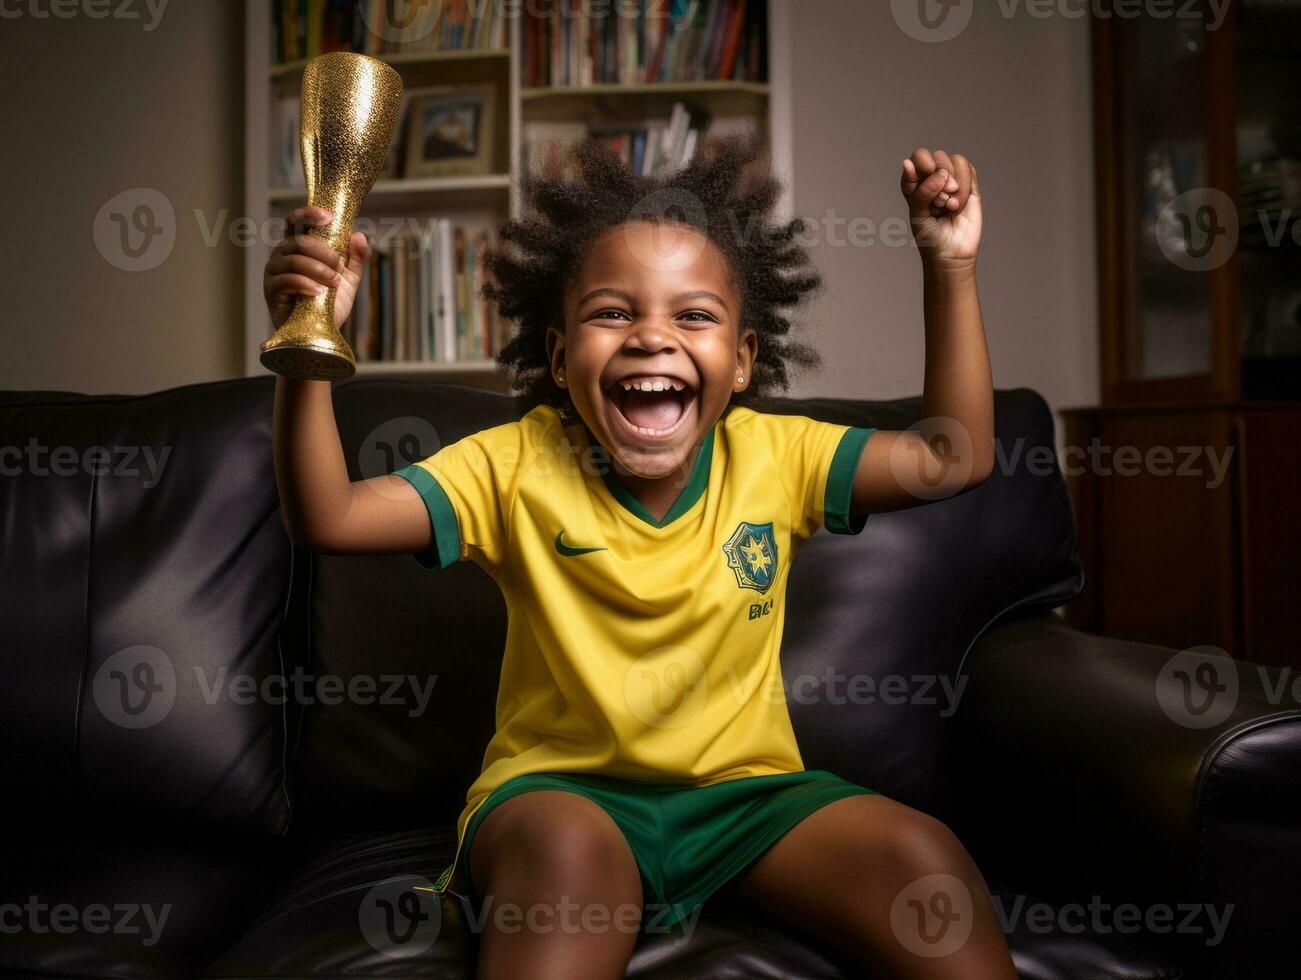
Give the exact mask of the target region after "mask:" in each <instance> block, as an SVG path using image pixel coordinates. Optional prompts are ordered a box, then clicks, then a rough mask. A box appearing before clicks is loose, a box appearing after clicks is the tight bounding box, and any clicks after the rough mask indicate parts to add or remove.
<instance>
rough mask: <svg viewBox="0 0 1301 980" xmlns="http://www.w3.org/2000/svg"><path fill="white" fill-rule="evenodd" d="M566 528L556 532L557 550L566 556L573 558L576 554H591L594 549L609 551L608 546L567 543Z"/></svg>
mask: <svg viewBox="0 0 1301 980" xmlns="http://www.w3.org/2000/svg"><path fill="white" fill-rule="evenodd" d="M564 537H565V529H564V528H563V527H562V528H561V529H560V530H559V531H557V532H556V551H558V552H560V554H562V555H564V556H565V557H566V558H573V557H574V556H575V555H590V554H591V553H592V552H593V551H608V550H609V549H608V548H579V547H576V546H574V545H572V544H565V542H564V540H563V539H564Z"/></svg>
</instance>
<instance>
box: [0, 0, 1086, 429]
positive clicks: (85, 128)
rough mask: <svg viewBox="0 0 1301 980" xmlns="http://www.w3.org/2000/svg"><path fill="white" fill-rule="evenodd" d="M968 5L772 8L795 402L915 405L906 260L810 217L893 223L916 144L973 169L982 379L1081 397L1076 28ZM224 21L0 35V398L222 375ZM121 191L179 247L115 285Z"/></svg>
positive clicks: (228, 304) (178, 18) (916, 302)
mask: <svg viewBox="0 0 1301 980" xmlns="http://www.w3.org/2000/svg"><path fill="white" fill-rule="evenodd" d="M774 2H776V3H790V0H774ZM10 6H11V9H20V10H26V9H28V7H27V5H26V4H18V5H10ZM37 6H38V7H39V8H41V9H48V4H38V5H37ZM110 6H114V5H110ZM134 6H135V7H136V8H138V9H140V10H141V11H142V12H147V9H148V8H147V7H146V5H145V4H144V3H143V2H142V3H139V4H136V5H134ZM156 6H157V3H156V2H155V7H156ZM975 6H976V7H977V8H978V10H979V12H978V13H977V14H976V16H975V18H974V19H973V21H972V22H971V24H970V25H969V26H968V27H967V28H966V30H965V31H964V32H963V33H962V34H961V35H960V36H958V37H957V38H955V39H953V40H950V41H947V42H945V43H941V44H923V43H920V42H918V41H915V40H912V39H911V38H909V37H908V36H907V35H905V34H904V33H903V32H902V31H901V30H900V29H899V27H898V26H897V25H896V23H895V22H894V20H893V18H892V16H891V7H890V3H889V2H887V0H798V2H797V3H793V4H792V5H791V7H790V11H791V16H790V18H789V19H790V23H791V24H792V25H793V28H792V30H791V32H790V36H789V41H788V51H787V56H788V58H789V65H790V71H791V76H792V84H793V93H792V94H793V100H792V109H793V127H792V130H791V137H792V138H791V144H792V145H791V150H790V158H791V163H792V166H793V173H794V201H793V203H794V207H795V210H796V211H797V213H800V214H805V215H809V216H812V217H814V218H816V219H818V221H819V222H820V223H821V227H822V229H823V232H819V234H818V235H817V236H815V240H818V241H819V244H815V245H814V246H813V251H814V256H815V261H816V262H817V265H818V267H819V269H820V270H821V271H822V272H823V273H824V275H825V278H826V282H827V286H826V289H825V291H824V293H823V294H822V295H821V296H820V297H819V298H818V299H817V301H816V302H815V303H814V304H813V305H812V307H811V308H810V309H809V311H808V313H807V314H806V315H805V316H803V317H802V321H801V322H802V323H803V324H804V325H805V326H806V327H807V331H808V336H809V337H811V338H812V339H813V340H814V341H815V342H816V343H817V344H819V345H820V346H821V348H822V349H823V350H824V352H825V355H826V362H827V363H826V367H825V368H824V369H823V370H822V372H821V373H819V374H818V375H816V376H812V377H808V378H804V379H802V380H801V381H800V382H799V383H798V384H797V387H796V393H799V394H837V395H856V396H860V397H867V398H889V397H895V396H899V395H905V394H915V393H917V392H918V391H920V389H921V383H922V357H923V346H922V339H923V338H922V318H921V295H920V273H919V269H918V261H917V256H916V254H915V252H914V251H913V250H912V249H910V248H906V247H905V248H899V247H889V246H886V245H883V244H882V243H880V242H879V241H878V242H877V244H874V245H871V246H868V247H854V246H839V247H837V246H834V245H832V244H830V241H829V237H828V236H829V234H830V233H829V232H826V227H827V226H826V224H825V222H824V219H826V218H828V217H829V216H832V215H834V216H836V217H838V218H840V219H849V218H856V217H857V218H868V219H871V220H872V221H873V222H876V223H878V224H879V223H880V222H881V221H883V220H885V219H888V218H891V217H894V218H898V217H899V216H901V215H902V214H903V205H902V202H901V200H900V198H899V191H898V186H897V173H898V172H897V169H896V168H897V167H898V164H899V161H900V160H901V159H902V158H903V157H904V155H906V154H907V153H908V152H909V151H910V150H911V149H912V148H913V147H914V146H915V145H918V144H926V145H930V146H941V147H943V148H945V149H949V150H961V151H962V152H965V153H967V154H968V155H969V156H970V157H971V158H972V159H973V160H975V161H976V162H977V164H978V166H980V168H981V175H982V183H983V190H984V196H985V204H986V211H987V216H986V233H985V243H984V246H983V250H982V256H981V291H982V297H983V305H984V311H985V319H986V327H987V331H988V334H989V341H990V348H991V353H992V356H993V363H994V380H995V383H996V384H997V385H999V386H1001V387H1012V386H1021V385H1025V386H1029V387H1033V388H1035V389H1037V390H1038V391H1040V392H1042V393H1043V394H1044V395H1045V396H1046V397H1047V398H1048V399H1049V401H1050V403H1051V404H1052V405H1053V406H1054V407H1055V408H1056V407H1061V406H1065V405H1075V404H1083V403H1090V402H1094V401H1096V390H1097V350H1096V344H1097V339H1096V338H1097V328H1096V315H1095V302H1094V256H1093V247H1094V246H1093V185H1092V177H1091V163H1092V145H1091V139H1090V132H1091V123H1090V116H1089V112H1090V110H1089V64H1088V23H1087V21H1085V20H1071V19H1066V18H1060V17H1058V18H1053V19H1050V20H1033V19H1030V18H1029V17H1028V16H1026V15H1024V14H1022V16H1021V17H1020V18H1017V19H1012V20H1007V19H1004V18H1002V17H1001V16H999V14H998V10H999V9H1001V5H1000V4H995V3H984V2H980V3H977V4H976V5H975ZM242 8H243V4H241V3H236V2H227V0H222V2H215V0H213V2H207V0H205V2H195V0H184V2H182V0H173V2H171V3H169V4H167V5H166V6H165V9H164V12H163V15H162V17H161V20H160V21H159V23H158V26H157V27H156V28H155V29H154V30H152V31H146V30H145V29H144V26H145V24H144V23H143V22H142V21H135V22H129V21H117V20H113V19H108V20H92V19H90V18H88V17H86V16H84V15H82V16H78V17H74V18H72V19H69V20H57V19H53V18H50V19H45V20H38V19H35V18H33V17H31V16H30V15H28V16H24V17H20V18H18V19H14V20H5V21H3V22H0V31H2V32H3V34H2V38H3V42H4V50H5V56H6V57H5V61H6V64H5V69H4V85H3V86H0V104H3V106H4V116H3V118H4V119H5V121H6V123H7V128H8V134H7V135H9V136H10V137H11V138H10V139H6V140H4V141H0V144H2V145H3V149H2V150H0V153H3V157H4V159H3V173H4V174H5V177H6V184H7V186H6V190H7V191H8V193H7V194H6V207H7V208H8V213H9V217H10V220H9V222H8V227H9V229H10V235H11V239H10V248H9V249H8V256H7V261H6V263H5V268H4V272H3V276H4V283H3V289H4V297H3V305H2V306H0V310H3V316H4V318H5V319H4V324H5V328H4V334H5V338H4V343H5V356H4V357H3V358H0V388H64V389H75V390H82V391H90V392H99V391H123V392H131V391H147V390H151V389H156V388H163V387H169V386H172V385H177V384H184V383H188V382H192V381H201V380H208V379H215V378H224V377H231V376H234V375H237V374H239V373H240V371H241V369H242V365H241V361H240V358H241V348H240V344H241V327H240V323H241V316H242V305H241V304H242V290H243V281H242V271H241V261H242V257H241V255H240V250H239V249H238V248H236V247H235V246H234V245H232V244H231V243H230V239H229V237H227V236H225V235H222V236H220V238H219V243H218V244H216V245H208V244H206V243H205V241H204V234H203V228H202V227H201V225H200V222H199V221H198V220H197V219H196V217H195V214H194V212H195V210H196V209H197V210H199V211H200V212H201V214H202V217H203V224H204V225H205V226H211V225H212V223H214V222H216V221H218V220H219V219H220V218H221V216H222V212H223V209H225V210H226V211H227V212H228V213H227V215H226V217H227V219H228V220H230V219H233V218H234V217H235V216H237V215H238V214H239V212H240V209H241V202H242V178H241V169H242V140H243V136H242V133H243V129H242V125H243V123H242V105H243V89H242V84H243V83H242V65H243V56H242V51H241V46H242V43H243V26H242ZM779 18H780V15H779ZM138 187H147V188H154V189H157V190H158V191H160V192H161V193H162V194H163V195H165V196H166V198H167V199H168V200H169V201H170V202H171V204H172V205H173V207H174V209H175V216H176V218H175V220H176V240H175V246H174V249H173V251H172V253H171V255H170V256H169V257H168V258H167V259H166V260H165V261H163V262H162V263H161V264H160V265H158V266H157V267H156V268H153V269H151V270H148V271H143V272H127V271H123V270H122V269H120V268H117V267H115V266H114V265H113V264H111V263H110V262H109V261H106V260H105V258H104V257H103V256H102V255H101V253H100V251H99V249H98V248H97V247H96V244H95V240H94V237H93V234H92V226H93V224H94V222H95V218H96V215H97V213H99V211H100V209H101V207H102V206H103V205H104V204H105V202H107V201H109V200H110V199H111V198H112V197H113V196H114V195H116V194H118V193H120V192H122V191H126V190H129V189H132V188H138ZM860 227H861V226H860ZM824 232H826V233H824ZM842 233H843V229H842Z"/></svg>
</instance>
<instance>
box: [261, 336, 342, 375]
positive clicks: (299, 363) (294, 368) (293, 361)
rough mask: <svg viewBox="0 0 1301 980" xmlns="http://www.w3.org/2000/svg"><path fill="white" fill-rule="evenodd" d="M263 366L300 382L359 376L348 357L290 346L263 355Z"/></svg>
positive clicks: (313, 348) (305, 347) (332, 352)
mask: <svg viewBox="0 0 1301 980" xmlns="http://www.w3.org/2000/svg"><path fill="white" fill-rule="evenodd" d="M261 361H262V366H263V367H265V368H266V369H267V370H269V371H274V372H275V373H276V374H282V375H284V376H285V377H286V378H293V379H295V380H297V381H342V380H343V379H344V378H351V377H352V376H353V375H354V374H356V372H357V365H356V364H354V363H353V362H352V360H351V359H350V358H348V357H345V356H344V355H343V354H340V353H336V352H334V351H329V350H323V349H321V348H320V347H309V346H298V345H291V344H286V345H283V346H279V347H272V348H271V349H270V350H264V351H263V352H262V357H261Z"/></svg>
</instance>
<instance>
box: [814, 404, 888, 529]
mask: <svg viewBox="0 0 1301 980" xmlns="http://www.w3.org/2000/svg"><path fill="white" fill-rule="evenodd" d="M875 431H876V428H875V427H872V428H862V427H859V426H856V425H851V426H850V427H849V428H848V429H846V430H845V434H844V435H842V436H841V437H840V442H839V443H838V444H837V446H836V452H835V455H833V456H832V457H831V467H830V469H828V470H827V489H826V492H825V495H824V497H823V505H822V511H823V524H824V525H825V527H826V529H827V530H828V531H831V532H832V533H833V534H857V533H858V532H859V531H861V530H863V525H864V524H866V523H867V515H866V514H860V515H858V516H854V515H853V514H851V513H850V502H851V501H852V499H853V496H854V474H855V473H857V472H858V460H859V457H861V456H862V455H863V447H864V446H866V445H867V437H868V436H870V435H871V434H872V433H873V432H875Z"/></svg>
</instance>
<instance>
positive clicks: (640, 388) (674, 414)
mask: <svg viewBox="0 0 1301 980" xmlns="http://www.w3.org/2000/svg"><path fill="white" fill-rule="evenodd" d="M605 394H606V398H607V399H608V401H609V402H610V404H611V405H612V406H613V407H614V409H615V411H614V412H613V413H611V414H613V415H614V416H615V418H616V420H617V421H618V422H620V423H621V425H622V426H623V427H624V429H625V431H626V432H628V433H629V434H630V435H633V436H635V437H639V438H640V439H642V440H650V441H659V440H662V439H668V438H671V437H672V436H673V435H674V433H676V432H677V431H678V430H679V429H681V428H682V426H683V425H684V424H685V423H686V421H687V419H688V418H689V417H690V415H691V412H692V409H693V408H694V406H695V403H696V391H695V389H694V388H693V387H692V386H691V385H690V384H688V383H687V382H685V381H683V380H682V379H681V378H677V377H673V376H671V375H663V374H655V375H637V376H632V377H627V378H622V379H620V380H619V381H616V382H615V383H614V384H612V385H610V386H609V387H608V388H606V390H605Z"/></svg>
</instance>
